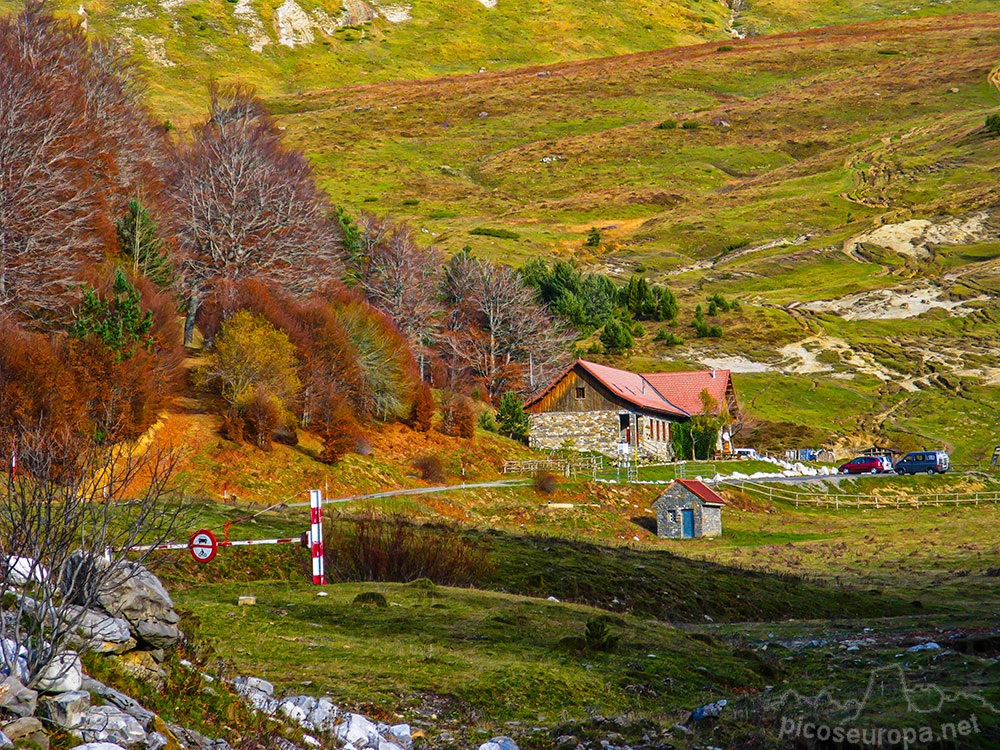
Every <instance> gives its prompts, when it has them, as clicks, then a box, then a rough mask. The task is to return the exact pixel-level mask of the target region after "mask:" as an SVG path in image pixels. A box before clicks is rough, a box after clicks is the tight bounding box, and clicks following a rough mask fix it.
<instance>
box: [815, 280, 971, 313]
mask: <svg viewBox="0 0 1000 750" xmlns="http://www.w3.org/2000/svg"><path fill="white" fill-rule="evenodd" d="M984 299H986V298H985V297H981V296H980V297H974V298H972V299H968V300H953V299H946V298H944V290H943V289H941V288H940V287H936V286H932V285H930V284H928V285H925V286H922V287H918V288H917V289H911V290H909V291H897V290H895V289H874V290H872V291H870V292H858V293H857V294H848V295H847V296H845V297H840V298H838V299H832V300H816V301H815V302H807V303H805V304H802V305H796V307H797V308H799V309H802V310H810V311H812V312H821V313H833V314H834V315H839V316H840V317H842V318H843V319H844V320H902V319H905V318H915V317H917V316H918V315H922V314H923V313H925V312H928V311H929V310H934V309H943V310H947V311H949V312H950V313H952V314H961V313H965V312H968V311H969V309H970V308H969V307H968V306H967V304H968V303H969V302H978V301H981V300H984Z"/></svg>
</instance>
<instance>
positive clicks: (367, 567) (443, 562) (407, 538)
mask: <svg viewBox="0 0 1000 750" xmlns="http://www.w3.org/2000/svg"><path fill="white" fill-rule="evenodd" d="M325 537H326V539H327V540H328V541H327V542H326V543H325V545H324V560H325V562H326V575H327V577H328V578H330V579H331V580H335V581H392V582H398V583H409V582H411V581H416V580H419V579H421V578H425V579H429V580H430V581H433V582H434V583H436V584H439V585H444V586H465V585H469V584H472V583H476V582H478V581H481V580H482V579H483V578H484V577H486V576H487V575H488V574H489V573H490V572H491V571H492V568H493V566H492V564H491V563H490V561H489V557H488V553H489V550H488V548H487V547H485V546H484V545H483V544H482V543H475V542H472V541H470V540H468V539H467V538H466V537H464V536H463V535H462V533H461V532H460V531H459V530H458V529H456V528H453V527H449V526H443V525H435V526H420V525H417V524H415V523H413V522H412V521H411V520H410V519H408V518H406V517H405V516H402V515H392V516H388V517H383V516H378V515H375V514H373V513H369V514H365V515H361V516H355V517H353V518H345V519H341V520H339V521H338V522H336V525H335V526H333V527H332V528H328V529H327V533H326V535H325Z"/></svg>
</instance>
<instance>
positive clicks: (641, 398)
mask: <svg viewBox="0 0 1000 750" xmlns="http://www.w3.org/2000/svg"><path fill="white" fill-rule="evenodd" d="M576 364H578V365H580V367H582V368H583V369H584V370H586V371H587V372H589V373H590V374H591V375H593V376H594V377H595V378H597V379H598V380H599V381H601V383H603V384H604V385H605V386H607V387H608V389H610V390H611V392H612V393H614V394H616V395H618V396H620V397H621V398H623V399H625V400H626V401H630V402H631V403H633V404H635V405H636V406H640V407H642V408H644V409H649V410H651V411H658V412H664V413H667V414H675V415H677V416H679V417H686V416H688V412H687V411H685V410H684V409H682V408H679V407H678V406H677V405H676V404H674V403H673V402H672V401H668V400H667V399H666V398H665V397H664V396H663V394H662V393H661V392H659V391H658V390H657V389H656V388H654V387H653V386H652V385H651V384H650V382H649V381H648V380H646V378H644V377H643V376H642V375H639V374H637V373H634V372H628V371H626V370H619V369H617V368H615V367H608V366H607V365H599V364H597V363H596V362H588V361H586V360H584V359H578V360H577V361H576Z"/></svg>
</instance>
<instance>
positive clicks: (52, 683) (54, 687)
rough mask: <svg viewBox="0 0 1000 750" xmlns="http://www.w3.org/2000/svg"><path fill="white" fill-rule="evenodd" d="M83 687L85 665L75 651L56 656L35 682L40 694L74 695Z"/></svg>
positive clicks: (63, 652)
mask: <svg viewBox="0 0 1000 750" xmlns="http://www.w3.org/2000/svg"><path fill="white" fill-rule="evenodd" d="M82 685H83V664H81V663H80V656H79V654H77V653H76V652H75V651H62V652H60V653H58V654H56V655H55V656H54V657H53V658H52V661H50V662H49V663H48V664H47V665H46V666H45V669H43V670H42V673H41V675H40V676H39V678H38V680H37V681H36V682H35V688H37V690H38V692H40V693H72V692H74V691H76V690H79V689H80V687H81V686H82Z"/></svg>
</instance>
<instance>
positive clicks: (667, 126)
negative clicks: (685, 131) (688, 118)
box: [656, 120, 677, 130]
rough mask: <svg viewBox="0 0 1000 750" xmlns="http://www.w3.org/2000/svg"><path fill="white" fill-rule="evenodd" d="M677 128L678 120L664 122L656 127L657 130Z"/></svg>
mask: <svg viewBox="0 0 1000 750" xmlns="http://www.w3.org/2000/svg"><path fill="white" fill-rule="evenodd" d="M676 127H677V120H664V121H663V122H661V123H660V124H659V125H657V126H656V129H657V130H673V129H674V128H676Z"/></svg>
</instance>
